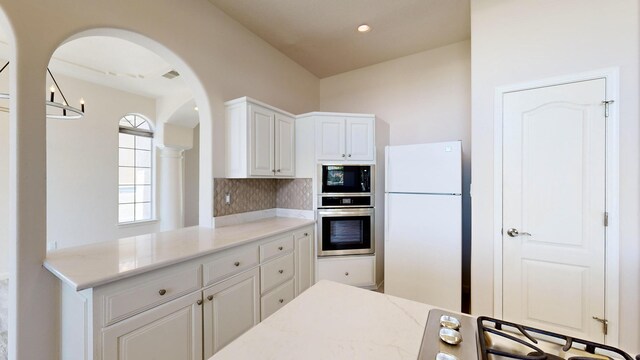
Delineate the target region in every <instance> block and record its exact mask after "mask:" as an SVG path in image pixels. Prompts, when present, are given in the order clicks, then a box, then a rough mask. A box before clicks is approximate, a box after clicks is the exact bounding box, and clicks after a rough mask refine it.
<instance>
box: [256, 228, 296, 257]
mask: <svg viewBox="0 0 640 360" xmlns="http://www.w3.org/2000/svg"><path fill="white" fill-rule="evenodd" d="M292 250H293V236H292V235H287V236H283V237H281V238H279V239H276V240H274V241H272V242H270V243H266V244H264V245H260V262H265V261H267V260H269V259H273V258H275V257H278V256H280V255H282V254H286V253H287V252H288V251H292Z"/></svg>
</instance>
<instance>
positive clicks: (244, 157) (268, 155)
mask: <svg viewBox="0 0 640 360" xmlns="http://www.w3.org/2000/svg"><path fill="white" fill-rule="evenodd" d="M225 105H226V107H227V108H226V148H227V156H226V176H227V177H228V178H250V177H260V178H264V177H294V176H295V120H294V116H293V115H291V114H289V113H287V112H285V111H282V110H279V109H277V108H274V107H272V106H269V105H267V104H263V103H260V102H258V101H255V100H252V99H250V98H247V97H243V98H240V99H236V100H231V101H228V102H226V103H225Z"/></svg>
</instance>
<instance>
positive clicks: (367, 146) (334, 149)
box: [315, 114, 375, 161]
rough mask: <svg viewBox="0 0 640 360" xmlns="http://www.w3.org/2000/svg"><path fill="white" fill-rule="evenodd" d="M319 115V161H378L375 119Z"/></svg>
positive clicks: (369, 117) (317, 125)
mask: <svg viewBox="0 0 640 360" xmlns="http://www.w3.org/2000/svg"><path fill="white" fill-rule="evenodd" d="M315 116H316V117H317V120H316V160H334V161H343V160H344V161H373V160H375V157H374V154H375V144H374V127H375V118H374V117H373V116H336V115H333V114H327V115H323V114H316V115H315Z"/></svg>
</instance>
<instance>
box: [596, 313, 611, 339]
mask: <svg viewBox="0 0 640 360" xmlns="http://www.w3.org/2000/svg"><path fill="white" fill-rule="evenodd" d="M592 318H593V320H595V321H597V322H599V323H602V332H603V333H604V334H605V335H607V334H608V333H609V320H607V319H601V318H599V317H597V316H592Z"/></svg>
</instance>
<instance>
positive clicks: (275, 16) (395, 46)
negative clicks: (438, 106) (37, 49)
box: [209, 0, 471, 78]
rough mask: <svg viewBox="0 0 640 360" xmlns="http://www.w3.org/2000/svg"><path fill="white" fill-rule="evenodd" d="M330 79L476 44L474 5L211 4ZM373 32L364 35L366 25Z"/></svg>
mask: <svg viewBox="0 0 640 360" xmlns="http://www.w3.org/2000/svg"><path fill="white" fill-rule="evenodd" d="M209 1H210V2H211V3H213V4H214V5H215V6H217V7H218V8H220V9H221V10H222V11H224V12H225V13H227V14H228V15H229V16H230V17H232V18H234V19H235V20H236V21H238V22H239V23H240V24H242V25H243V26H245V27H246V28H247V29H249V30H250V31H252V32H253V33H255V34H256V35H258V36H259V37H261V38H262V39H264V40H265V41H266V42H268V43H269V44H271V45H272V46H274V47H275V48H276V49H278V50H280V51H281V52H282V53H284V54H285V55H287V56H288V57H289V58H291V59H293V60H294V61H296V62H297V63H298V64H300V65H301V66H303V67H304V68H306V69H307V70H309V71H310V72H311V73H313V74H315V75H316V76H318V77H319V78H325V77H329V76H332V75H336V74H339V73H342V72H346V71H350V70H354V69H357V68H361V67H364V66H368V65H373V64H377V63H380V62H383V61H387V60H391V59H395V58H398V57H402V56H406V55H410V54H415V53H418V52H421V51H425V50H429V49H433V48H437V47H440V46H444V45H447V44H451V43H454V42H458V41H463V40H466V39H469V38H470V33H471V30H470V10H469V0H391V1H390V0H348V1H345V0H269V1H265V0H209ZM364 23H366V24H368V25H370V26H371V28H372V30H371V31H369V32H367V33H359V32H358V31H356V28H357V26H358V25H360V24H364Z"/></svg>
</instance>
